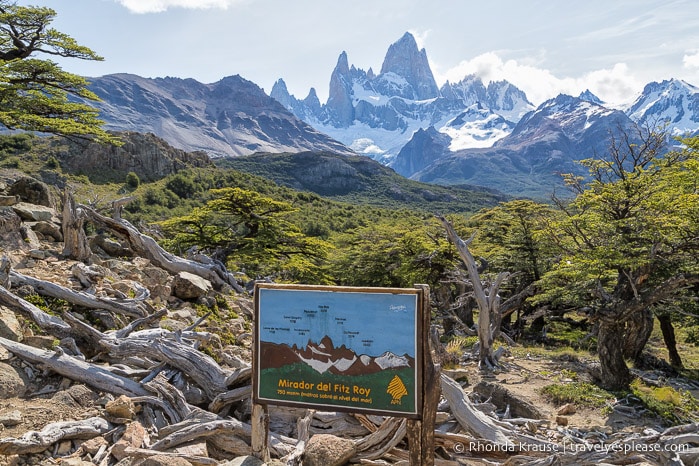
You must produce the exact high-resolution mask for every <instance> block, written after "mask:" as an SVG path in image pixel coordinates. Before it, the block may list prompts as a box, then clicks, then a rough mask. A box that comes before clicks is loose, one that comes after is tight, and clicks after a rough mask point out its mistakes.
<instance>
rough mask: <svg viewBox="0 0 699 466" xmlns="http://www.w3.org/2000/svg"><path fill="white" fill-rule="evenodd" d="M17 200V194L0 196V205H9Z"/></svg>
mask: <svg viewBox="0 0 699 466" xmlns="http://www.w3.org/2000/svg"><path fill="white" fill-rule="evenodd" d="M18 202H19V196H0V206H11V205H15V204H17V203H18Z"/></svg>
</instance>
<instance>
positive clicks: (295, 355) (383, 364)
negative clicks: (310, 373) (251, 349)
mask: <svg viewBox="0 0 699 466" xmlns="http://www.w3.org/2000/svg"><path fill="white" fill-rule="evenodd" d="M259 358H260V361H264V367H263V368H280V367H283V366H286V365H290V364H295V363H304V364H307V365H309V366H310V367H312V368H313V369H314V370H315V371H316V372H318V373H319V374H323V373H326V372H328V373H330V374H342V375H364V374H373V373H376V372H380V371H383V370H386V369H398V368H401V367H415V360H414V358H412V357H411V356H409V355H407V354H404V355H402V356H399V355H396V354H393V353H391V352H390V351H387V352H385V353H383V354H381V355H379V356H369V355H366V354H360V355H358V354H356V353H355V352H354V351H353V350H351V349H349V348H347V347H346V346H345V345H341V346H340V347H337V348H336V347H335V345H334V344H333V341H332V339H331V338H330V337H329V336H327V335H326V336H325V337H323V338H322V339H321V340H320V341H319V342H317V343H316V342H313V341H310V340H309V341H308V344H306V346H305V347H303V348H299V347H298V346H296V345H292V346H289V345H287V344H278V343H271V342H266V341H260V357H259Z"/></svg>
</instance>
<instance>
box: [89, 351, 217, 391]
mask: <svg viewBox="0 0 699 466" xmlns="http://www.w3.org/2000/svg"><path fill="white" fill-rule="evenodd" d="M100 344H101V345H102V347H103V348H105V349H106V350H107V351H109V354H110V355H112V356H113V357H126V356H140V357H148V358H152V359H155V360H157V361H164V362H167V363H168V364H169V365H170V366H172V367H175V368H177V369H179V370H180V371H182V372H183V373H185V374H187V375H188V376H189V377H190V378H191V380H193V381H194V382H195V383H196V384H197V385H198V386H199V387H201V389H202V390H204V393H206V395H207V396H208V397H209V400H213V399H214V398H216V396H217V395H218V394H219V393H221V392H225V391H227V390H228V387H227V385H226V379H227V378H228V376H229V375H230V373H229V372H228V371H225V370H223V369H222V368H221V367H220V366H219V365H218V364H217V363H216V361H214V360H213V358H211V357H210V356H208V355H206V354H204V353H202V352H200V351H198V350H196V349H195V348H192V347H191V346H188V345H186V344H183V343H179V342H176V341H172V340H168V339H165V338H158V339H154V340H149V339H140V338H139V339H136V338H129V339H124V340H103V341H101V342H100Z"/></svg>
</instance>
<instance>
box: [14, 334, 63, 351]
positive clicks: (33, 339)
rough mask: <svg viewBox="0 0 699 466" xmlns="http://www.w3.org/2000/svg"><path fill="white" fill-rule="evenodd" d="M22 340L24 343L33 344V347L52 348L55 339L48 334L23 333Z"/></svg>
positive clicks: (55, 341)
mask: <svg viewBox="0 0 699 466" xmlns="http://www.w3.org/2000/svg"><path fill="white" fill-rule="evenodd" d="M22 342H23V343H24V344H25V345H29V346H33V347H34V348H41V349H45V350H50V349H53V348H54V346H55V345H56V343H57V340H56V339H55V338H54V337H52V336H48V335H25V336H24V339H23V340H22Z"/></svg>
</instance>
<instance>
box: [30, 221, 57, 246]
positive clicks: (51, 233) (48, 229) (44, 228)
mask: <svg viewBox="0 0 699 466" xmlns="http://www.w3.org/2000/svg"><path fill="white" fill-rule="evenodd" d="M27 225H29V226H30V227H31V229H32V230H34V231H35V232H37V233H41V234H42V235H44V237H45V238H49V237H50V238H53V239H54V240H56V241H63V232H62V231H61V227H60V226H59V225H57V224H55V223H53V222H46V221H41V222H30V223H27Z"/></svg>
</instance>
